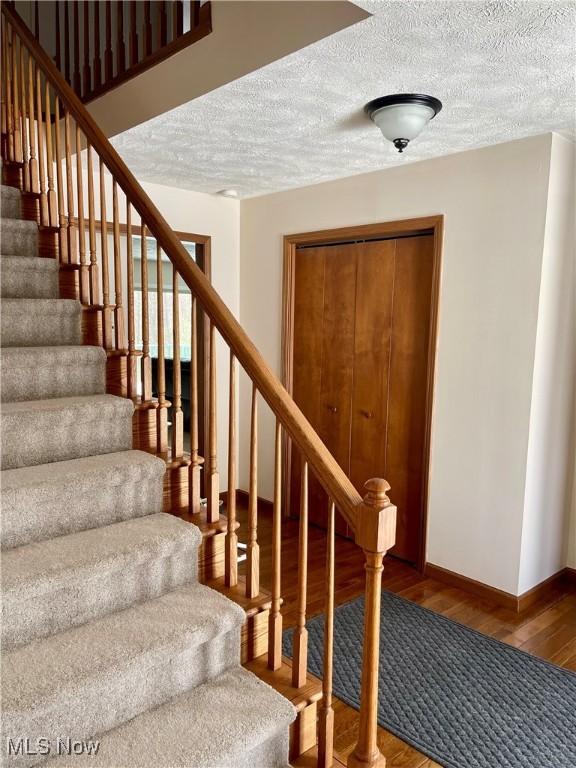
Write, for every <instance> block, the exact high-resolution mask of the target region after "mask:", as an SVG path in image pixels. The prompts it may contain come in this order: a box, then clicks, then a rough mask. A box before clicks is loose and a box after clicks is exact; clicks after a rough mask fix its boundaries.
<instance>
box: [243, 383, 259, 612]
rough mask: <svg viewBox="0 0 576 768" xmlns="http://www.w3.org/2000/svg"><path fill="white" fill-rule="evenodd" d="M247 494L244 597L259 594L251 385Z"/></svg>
mask: <svg viewBox="0 0 576 768" xmlns="http://www.w3.org/2000/svg"><path fill="white" fill-rule="evenodd" d="M248 490H249V492H248V548H247V552H246V597H250V598H253V597H257V596H258V595H259V594H260V547H259V545H258V390H257V389H256V384H252V410H251V414H250V480H249V489H248Z"/></svg>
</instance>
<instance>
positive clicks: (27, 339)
mask: <svg viewBox="0 0 576 768" xmlns="http://www.w3.org/2000/svg"><path fill="white" fill-rule="evenodd" d="M81 313H82V306H81V304H80V302H79V301H76V300H75V299H3V300H2V307H1V314H2V330H1V336H0V343H1V345H2V346H3V347H44V346H56V345H57V346H75V345H79V344H81V327H80V319H81Z"/></svg>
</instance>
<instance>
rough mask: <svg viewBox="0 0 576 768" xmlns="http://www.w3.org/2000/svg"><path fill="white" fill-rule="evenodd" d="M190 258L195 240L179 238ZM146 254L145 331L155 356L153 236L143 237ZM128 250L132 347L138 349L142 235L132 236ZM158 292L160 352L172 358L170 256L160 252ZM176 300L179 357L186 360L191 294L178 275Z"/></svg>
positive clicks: (154, 263) (154, 246)
mask: <svg viewBox="0 0 576 768" xmlns="http://www.w3.org/2000/svg"><path fill="white" fill-rule="evenodd" d="M182 245H183V246H184V248H186V250H187V251H188V253H189V254H190V258H191V259H193V260H194V261H196V244H195V243H191V242H185V241H183V242H182ZM146 251H147V252H146V258H147V265H148V332H149V347H150V356H151V357H153V358H157V357H158V261H157V256H156V240H154V239H153V238H151V237H147V238H146ZM132 253H133V257H134V315H135V323H136V348H137V349H142V341H143V340H142V302H143V292H142V238H141V237H140V236H139V235H134V236H133V237H132ZM160 263H161V270H162V272H161V277H162V296H163V306H164V356H165V358H166V359H172V358H173V356H174V327H173V312H172V302H173V267H172V264H171V262H170V259H169V258H168V257H167V256H166V255H165V254H164V253H162V254H161V262H160ZM178 302H179V313H178V315H179V319H180V358H181V360H182V361H189V360H190V351H191V346H190V344H191V334H192V295H191V293H190V289H189V288H188V286H187V285H186V283H185V282H184V281H183V280H182V278H178Z"/></svg>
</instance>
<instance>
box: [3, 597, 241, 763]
mask: <svg viewBox="0 0 576 768" xmlns="http://www.w3.org/2000/svg"><path fill="white" fill-rule="evenodd" d="M244 621H245V614H244V611H243V610H242V609H241V608H240V607H239V606H237V605H236V604H235V603H231V602H230V601H229V600H227V599H226V598H225V597H224V596H222V595H220V594H219V593H217V592H215V591H214V590H211V589H209V588H208V587H205V586H202V585H200V584H190V585H186V586H183V587H179V588H177V589H175V590H173V591H171V592H169V593H167V594H165V595H162V596H161V597H158V598H155V599H153V600H148V601H146V602H142V603H138V604H137V605H134V606H131V607H130V608H127V609H125V610H123V611H118V612H116V613H113V614H110V615H108V616H104V617H102V618H100V619H97V620H95V621H91V622H90V623H88V624H84V625H83V626H80V627H75V628H73V629H69V630H67V631H65V632H60V633H59V634H57V635H52V636H51V637H47V638H43V639H42V640H35V641H34V642H32V643H29V644H28V645H26V646H22V647H20V648H16V649H14V650H12V651H9V652H7V653H5V654H4V658H3V663H2V673H3V674H2V703H3V723H4V725H3V727H4V733H5V737H6V736H10V735H11V734H12V735H15V734H20V733H25V734H27V736H28V737H29V738H31V739H33V740H35V739H36V738H40V737H41V736H42V735H47V734H66V735H68V736H70V737H71V738H75V739H83V738H87V737H90V736H92V735H93V734H94V733H95V732H102V731H107V730H110V729H112V728H115V727H117V726H118V725H121V724H122V723H125V722H126V721H128V720H130V719H131V718H133V717H135V716H136V715H138V714H140V713H141V712H144V711H145V710H146V709H151V708H153V707H157V706H159V705H161V704H163V703H164V702H166V701H168V699H170V698H172V697H173V696H176V695H178V694H181V693H183V692H184V691H188V690H190V689H191V688H193V687H195V686H197V685H201V684H202V683H205V682H206V681H207V680H210V679H212V678H214V677H216V676H218V675H220V674H222V673H223V672H225V671H226V670H227V669H230V668H231V667H232V666H237V665H238V663H239V642H240V629H241V626H242V624H243V622H244ZM33 762H34V760H32V763H33ZM8 764H10V762H8ZM14 764H22V765H24V764H25V763H24V761H14Z"/></svg>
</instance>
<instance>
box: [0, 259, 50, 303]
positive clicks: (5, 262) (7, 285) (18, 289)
mask: <svg viewBox="0 0 576 768" xmlns="http://www.w3.org/2000/svg"><path fill="white" fill-rule="evenodd" d="M58 275H59V267H58V262H57V261H56V260H55V259H44V258H42V257H40V256H2V257H0V289H1V293H0V295H1V296H2V298H3V299H57V298H58V297H59V295H60V288H59V277H58Z"/></svg>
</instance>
